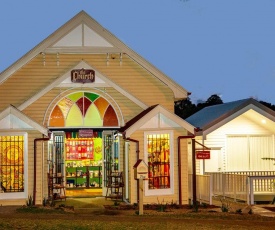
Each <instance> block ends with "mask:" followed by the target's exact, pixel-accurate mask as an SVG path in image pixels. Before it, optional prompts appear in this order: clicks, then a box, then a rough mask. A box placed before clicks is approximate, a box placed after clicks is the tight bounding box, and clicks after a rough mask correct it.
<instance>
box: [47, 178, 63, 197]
mask: <svg viewBox="0 0 275 230" xmlns="http://www.w3.org/2000/svg"><path fill="white" fill-rule="evenodd" d="M48 196H49V198H50V199H53V200H63V199H64V200H66V188H65V186H64V177H63V176H62V175H60V174H53V173H48Z"/></svg>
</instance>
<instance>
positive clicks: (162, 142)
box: [145, 132, 173, 195]
mask: <svg viewBox="0 0 275 230" xmlns="http://www.w3.org/2000/svg"><path fill="white" fill-rule="evenodd" d="M171 135H172V134H171V133H168V132H165V133H148V134H147V135H146V143H147V144H146V147H145V148H146V150H145V157H146V158H145V161H147V162H146V163H148V182H147V183H148V185H147V188H146V190H147V195H154V194H158V193H159V194H167V193H171V191H172V190H173V186H172V185H171V183H172V182H173V180H172V179H173V178H172V174H171V170H170V169H171V167H172V162H173V159H172V155H173V154H172V150H171V143H170V141H171V140H172V137H171Z"/></svg>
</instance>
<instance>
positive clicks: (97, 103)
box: [49, 92, 118, 127]
mask: <svg viewBox="0 0 275 230" xmlns="http://www.w3.org/2000/svg"><path fill="white" fill-rule="evenodd" d="M49 126H50V127H91V126H92V127H112V126H118V118H117V115H116V112H115V110H114V108H113V107H112V105H110V103H109V102H108V101H107V100H106V99H105V98H103V97H101V96H100V95H97V94H95V93H89V92H77V93H73V94H70V95H68V96H66V97H64V98H62V99H61V100H60V101H59V102H58V103H57V104H56V105H55V107H54V108H53V110H52V112H51V115H50V119H49Z"/></svg>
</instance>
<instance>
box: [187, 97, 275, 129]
mask: <svg viewBox="0 0 275 230" xmlns="http://www.w3.org/2000/svg"><path fill="white" fill-rule="evenodd" d="M249 104H253V105H255V106H257V107H259V108H260V109H262V110H264V111H266V112H269V113H271V114H272V115H274V111H272V110H270V109H269V108H267V107H266V106H264V105H262V104H261V103H259V102H258V101H256V100H255V99H253V98H249V99H243V100H238V101H233V102H228V103H224V104H219V105H213V106H209V107H205V108H203V109H202V110H200V111H199V112H197V113H195V114H193V115H192V116H190V117H188V118H187V119H186V121H187V122H189V123H190V124H192V125H193V126H195V127H197V128H200V129H203V130H205V129H206V128H208V127H210V126H211V125H213V124H216V123H217V122H219V121H221V120H222V119H225V118H226V117H228V116H230V115H232V114H234V113H236V112H237V111H239V110H240V109H242V108H244V107H245V106H247V105H249Z"/></svg>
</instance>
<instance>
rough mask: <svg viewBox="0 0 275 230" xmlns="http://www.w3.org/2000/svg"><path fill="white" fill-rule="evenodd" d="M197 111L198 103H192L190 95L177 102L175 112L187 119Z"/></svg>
mask: <svg viewBox="0 0 275 230" xmlns="http://www.w3.org/2000/svg"><path fill="white" fill-rule="evenodd" d="M195 112H196V105H194V104H193V103H192V101H191V100H190V98H189V97H187V98H186V99H184V100H180V101H176V102H175V114H177V115H178V116H180V117H181V118H183V119H185V118H187V117H189V116H191V115H192V114H194V113H195Z"/></svg>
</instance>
